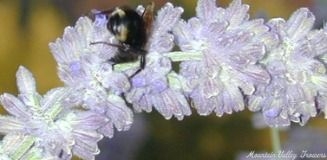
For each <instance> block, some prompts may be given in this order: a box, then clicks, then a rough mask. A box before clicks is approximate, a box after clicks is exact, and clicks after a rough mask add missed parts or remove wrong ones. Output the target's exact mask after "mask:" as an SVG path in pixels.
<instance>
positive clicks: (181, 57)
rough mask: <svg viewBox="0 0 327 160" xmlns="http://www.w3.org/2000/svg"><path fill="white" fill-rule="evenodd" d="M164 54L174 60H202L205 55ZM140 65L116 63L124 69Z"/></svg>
mask: <svg viewBox="0 0 327 160" xmlns="http://www.w3.org/2000/svg"><path fill="white" fill-rule="evenodd" d="M162 55H163V56H165V57H168V58H170V59H171V61H173V62H181V61H190V60H201V59H202V57H203V55H202V54H201V53H200V52H181V51H176V52H168V53H162ZM139 65H140V62H128V63H118V64H115V70H118V71H124V70H127V69H130V68H135V67H137V66H139Z"/></svg>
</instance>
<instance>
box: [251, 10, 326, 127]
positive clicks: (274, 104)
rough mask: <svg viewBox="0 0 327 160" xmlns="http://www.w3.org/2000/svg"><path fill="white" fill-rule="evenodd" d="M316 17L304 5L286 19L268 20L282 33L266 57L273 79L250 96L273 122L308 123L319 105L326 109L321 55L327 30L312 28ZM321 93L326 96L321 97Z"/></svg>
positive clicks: (324, 46) (274, 124)
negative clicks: (277, 43)
mask: <svg viewBox="0 0 327 160" xmlns="http://www.w3.org/2000/svg"><path fill="white" fill-rule="evenodd" d="M314 20H315V17H314V15H313V14H312V13H311V12H310V11H309V10H308V9H306V8H301V9H299V10H297V11H295V12H294V13H293V15H292V16H291V17H290V19H289V20H288V21H286V22H285V21H284V20H283V19H281V18H276V19H272V20H270V21H269V22H268V23H267V25H268V26H269V27H270V28H271V32H274V33H276V34H278V36H279V39H280V44H279V45H278V46H276V47H275V48H274V49H273V50H271V51H270V53H269V54H268V55H267V57H266V58H265V59H264V60H263V61H262V63H264V64H265V65H266V67H267V69H268V72H269V73H270V75H271V82H270V83H269V84H268V85H264V86H263V85H262V86H259V87H258V89H257V91H256V93H255V95H254V96H251V97H250V99H249V109H250V110H252V111H258V110H262V112H263V115H264V118H265V120H266V122H267V123H268V124H269V125H270V126H288V125H290V122H291V121H292V122H296V123H300V124H301V125H304V124H305V123H306V122H307V121H308V119H309V118H310V117H314V116H316V114H317V108H318V107H320V108H321V109H322V110H324V111H326V108H325V106H322V105H323V103H322V101H324V100H325V98H324V97H325V95H326V89H327V85H326V84H327V83H326V82H327V77H326V68H325V66H324V64H323V63H321V62H320V61H319V59H318V58H317V57H318V56H320V55H321V54H323V53H326V50H327V45H326V34H323V33H322V31H316V30H311V29H312V27H313V24H314ZM319 32H320V33H319ZM319 96H323V97H320V98H321V99H320V100H321V101H319ZM316 103H317V105H316Z"/></svg>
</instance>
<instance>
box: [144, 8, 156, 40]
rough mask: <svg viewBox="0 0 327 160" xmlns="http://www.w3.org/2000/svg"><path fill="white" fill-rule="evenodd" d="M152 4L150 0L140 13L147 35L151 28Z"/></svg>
mask: <svg viewBox="0 0 327 160" xmlns="http://www.w3.org/2000/svg"><path fill="white" fill-rule="evenodd" d="M154 6H155V4H154V2H151V3H150V4H149V5H147V6H146V8H145V10H144V12H143V14H142V18H143V21H144V23H145V28H146V33H147V35H149V34H150V33H151V30H152V23H153V12H154Z"/></svg>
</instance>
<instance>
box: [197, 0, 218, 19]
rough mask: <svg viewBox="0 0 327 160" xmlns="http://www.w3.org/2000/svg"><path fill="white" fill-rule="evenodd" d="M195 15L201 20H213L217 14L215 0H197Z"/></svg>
mask: <svg viewBox="0 0 327 160" xmlns="http://www.w3.org/2000/svg"><path fill="white" fill-rule="evenodd" d="M196 15H197V17H199V18H200V19H201V21H203V22H208V23H210V22H212V21H215V20H216V19H217V18H218V16H219V12H218V8H217V7H216V0H199V1H198V3H197V7H196Z"/></svg>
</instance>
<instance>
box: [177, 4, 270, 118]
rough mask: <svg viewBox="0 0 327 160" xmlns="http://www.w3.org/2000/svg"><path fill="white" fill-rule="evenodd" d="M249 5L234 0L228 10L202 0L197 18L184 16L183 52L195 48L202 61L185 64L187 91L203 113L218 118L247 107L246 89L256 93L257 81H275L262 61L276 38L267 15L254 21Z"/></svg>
mask: <svg viewBox="0 0 327 160" xmlns="http://www.w3.org/2000/svg"><path fill="white" fill-rule="evenodd" d="M248 9H249V6H248V5H243V4H241V1H240V0H234V1H233V2H232V3H231V4H230V6H229V7H228V8H226V9H224V8H220V7H216V2H215V0H199V1H198V4H197V8H196V15H197V16H196V17H192V18H191V19H189V20H188V21H187V22H185V21H184V20H181V21H179V22H178V24H177V26H176V27H175V28H174V30H173V33H174V35H175V36H176V41H177V45H178V46H179V47H180V49H181V50H182V51H183V52H196V53H198V54H200V55H201V57H202V58H201V59H200V60H185V61H182V62H181V65H180V68H181V69H180V74H181V75H182V76H183V78H185V79H186V80H187V85H188V87H189V88H190V90H188V91H187V95H188V96H189V97H190V98H191V99H192V102H193V106H194V107H195V108H196V110H197V112H198V113H199V114H200V115H208V114H210V113H211V112H212V111H214V112H215V113H216V115H217V116H222V115H223V114H224V113H228V114H231V113H232V112H233V111H242V110H243V109H244V107H245V103H244V97H243V93H244V94H245V95H251V94H253V93H254V91H255V86H256V85H258V84H267V83H268V82H269V80H270V78H269V74H268V73H267V71H266V70H265V69H264V68H263V67H262V66H261V65H259V64H258V61H259V60H261V59H262V58H263V57H264V55H265V53H266V48H268V47H267V45H270V43H269V42H271V41H273V40H272V39H271V38H273V37H274V36H272V35H271V33H269V32H268V31H269V28H268V27H267V26H265V25H264V23H263V20H262V19H255V20H249V15H248V14H247V11H248Z"/></svg>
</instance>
